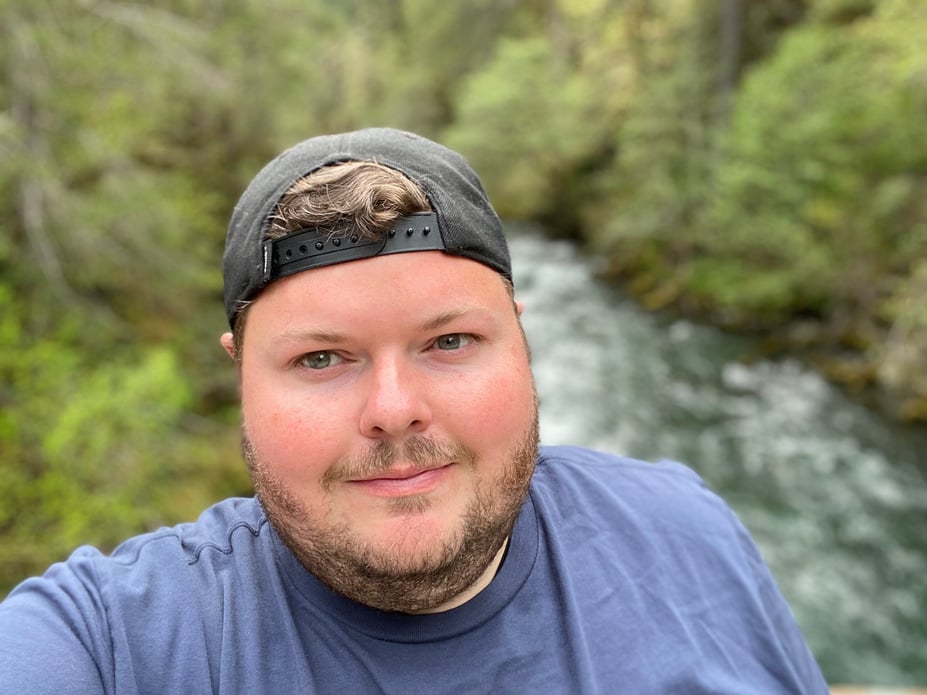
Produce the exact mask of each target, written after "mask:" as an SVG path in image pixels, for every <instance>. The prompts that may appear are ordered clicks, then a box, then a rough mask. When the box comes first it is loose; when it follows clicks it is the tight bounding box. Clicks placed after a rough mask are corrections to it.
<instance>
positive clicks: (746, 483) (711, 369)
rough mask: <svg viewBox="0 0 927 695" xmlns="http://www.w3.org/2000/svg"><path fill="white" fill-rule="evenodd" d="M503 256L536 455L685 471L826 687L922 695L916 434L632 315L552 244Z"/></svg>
mask: <svg viewBox="0 0 927 695" xmlns="http://www.w3.org/2000/svg"><path fill="white" fill-rule="evenodd" d="M511 248H512V256H513V263H514V272H515V283H516V288H517V291H516V294H517V296H518V298H519V299H520V300H522V301H524V302H525V304H526V311H525V314H524V325H525V331H526V333H527V335H528V340H529V342H530V344H531V347H532V359H533V365H534V370H535V375H536V378H537V382H538V391H539V394H540V397H541V439H542V442H543V443H545V444H561V443H569V444H582V445H586V446H590V447H594V448H598V449H604V450H608V451H614V452H618V453H622V454H627V455H631V456H635V457H638V458H643V459H647V460H655V459H659V458H672V459H675V460H680V461H683V462H685V463H687V464H689V465H690V466H692V467H693V468H694V469H696V470H697V471H698V472H699V473H700V474H701V475H702V477H703V478H705V479H706V481H707V482H708V484H709V485H710V486H711V487H712V488H713V489H714V490H715V491H717V492H718V493H720V494H721V495H722V496H723V497H724V498H725V499H726V500H727V501H728V503H729V504H731V506H732V507H733V508H734V509H735V511H736V512H737V514H738V516H739V517H740V518H741V520H742V521H743V522H744V523H745V524H746V526H747V527H748V528H749V529H750V531H751V533H752V534H753V536H754V538H755V539H756V541H757V543H758V544H759V546H760V548H761V550H762V552H763V555H764V556H765V558H766V560H767V562H768V563H769V565H770V566H771V568H772V570H773V573H774V574H775V576H776V578H777V581H778V582H779V585H780V587H781V589H782V591H783V593H784V594H785V595H786V597H787V599H788V600H789V602H790V604H791V606H792V609H793V611H794V613H795V615H796V618H797V619H798V622H799V624H800V625H801V627H802V630H803V631H804V633H805V636H806V638H807V640H808V642H809V645H810V646H811V648H812V650H813V651H814V653H815V654H816V656H817V658H818V661H819V663H820V664H821V667H822V669H823V670H824V673H825V676H826V678H827V680H828V681H829V682H832V683H837V682H843V683H868V684H877V685H916V684H920V685H923V684H927V457H925V456H924V452H927V434H925V433H924V432H923V431H921V430H919V429H915V428H905V427H902V426H900V425H897V424H893V423H891V422H887V421H885V420H883V419H882V418H880V417H879V416H878V415H876V414H874V413H873V412H871V411H869V410H867V409H865V408H863V407H862V406H860V405H858V404H856V403H854V402H852V401H850V400H848V399H847V398H846V397H844V396H843V394H842V393H841V392H840V391H839V390H838V389H836V388H834V387H832V386H831V385H829V384H828V383H827V382H825V381H824V380H823V379H822V378H821V377H820V376H819V375H817V374H816V373H815V372H814V371H811V370H809V369H808V368H806V367H805V366H803V365H801V364H799V363H798V362H796V361H793V360H782V361H752V362H746V361H744V357H745V356H746V355H748V354H749V353H750V350H751V345H750V344H749V343H748V342H747V341H744V340H741V339H737V338H733V337H731V336H728V335H725V334H722V333H720V332H718V331H716V330H713V329H710V328H706V327H703V326H699V325H695V324H692V323H689V322H686V321H669V320H667V319H663V318H659V317H655V316H653V315H651V314H647V313H645V312H643V311H641V310H640V309H639V308H638V307H637V306H636V305H635V304H634V303H633V302H632V301H630V300H628V299H626V298H624V297H623V296H622V295H621V294H620V293H618V292H616V291H615V290H614V289H612V288H610V287H608V286H606V285H605V284H604V283H602V282H600V281H598V280H597V279H596V278H595V269H594V267H593V266H592V265H591V264H590V262H589V261H588V260H585V259H583V258H581V257H580V256H579V255H578V254H577V252H576V251H575V250H574V248H573V247H572V246H571V245H569V244H567V243H564V242H552V241H549V240H545V239H542V238H541V237H540V236H538V235H533V234H529V233H525V232H522V233H520V234H515V235H514V237H513V238H512V239H511Z"/></svg>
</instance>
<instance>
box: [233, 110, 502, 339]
mask: <svg viewBox="0 0 927 695" xmlns="http://www.w3.org/2000/svg"><path fill="white" fill-rule="evenodd" d="M364 161H369V162H376V163H378V164H382V165H384V166H387V167H390V168H391V169H395V170H397V171H399V172H401V173H402V174H404V175H405V176H406V177H408V178H409V179H411V180H412V181H413V182H415V183H416V184H418V186H419V187H420V188H421V189H422V191H423V192H424V193H425V197H426V198H427V199H428V202H429V203H430V204H431V208H432V211H433V212H431V213H419V214H415V215H409V216H407V217H403V218H400V219H399V220H397V221H396V223H395V224H394V225H393V229H392V230H389V231H388V233H387V234H384V236H383V239H382V240H375V241H371V240H368V239H358V237H357V236H351V235H348V236H347V237H344V238H342V237H335V238H331V237H329V236H327V235H324V234H321V233H319V232H318V231H316V230H313V229H304V230H297V231H295V232H292V233H290V234H287V235H286V236H283V237H281V238H279V239H268V238H267V237H266V233H267V229H268V227H269V219H270V217H271V216H272V214H273V212H274V210H275V209H276V207H277V204H278V202H279V201H280V198H281V197H282V196H283V195H284V194H285V193H286V191H287V190H288V189H289V188H290V187H291V186H292V185H293V184H294V183H295V182H296V181H298V180H299V179H301V178H303V177H304V176H307V175H308V174H311V173H312V172H314V171H316V170H318V169H321V168H322V167H325V166H329V165H332V164H338V163H342V162H364ZM424 250H441V251H444V252H446V253H449V254H452V255H456V256H463V257H465V258H470V259H472V260H475V261H479V262H480V263H483V264H484V265H487V266H489V267H490V268H492V269H493V270H495V271H496V272H498V273H499V274H501V275H502V276H503V277H505V278H507V279H508V280H509V281H511V279H512V268H511V261H510V259H509V252H508V246H507V245H506V242H505V237H504V235H503V232H502V222H501V221H500V220H499V216H498V215H497V214H496V212H495V210H493V208H492V205H491V204H490V202H489V198H488V197H487V196H486V192H485V191H484V190H483V186H482V184H481V183H480V180H479V178H478V177H477V175H476V173H475V172H474V171H473V169H472V168H471V167H470V165H469V164H468V163H467V162H466V160H465V159H464V158H463V157H462V156H460V155H459V154H458V153H456V152H454V151H453V150H450V149H448V148H446V147H444V146H443V145H439V144H438V143H436V142H432V141H431V140H428V139H426V138H423V137H421V136H418V135H415V134H413V133H408V132H405V131H400V130H393V129H391V128H368V129H365V130H358V131H355V132H351V133H342V134H338V135H322V136H319V137H314V138H310V139H309V140H305V141H303V142H301V143H299V144H298V145H295V146H294V147H291V148H290V149H288V150H286V151H285V152H283V153H282V154H280V155H279V156H277V157H276V158H275V159H274V160H273V161H271V162H270V163H269V164H267V165H266V166H265V167H264V168H263V169H262V170H261V171H260V172H258V175H257V176H255V177H254V180H253V181H251V183H250V184H249V185H248V188H247V189H245V192H244V193H243V194H242V196H241V198H240V199H239V201H238V203H237V204H236V205H235V210H234V212H233V213H232V219H231V222H230V223H229V230H228V235H227V236H226V239H225V254H224V256H223V261H222V266H223V277H224V280H225V312H226V315H227V317H228V320H229V325H234V322H235V316H236V315H237V314H238V312H239V311H240V310H241V309H242V308H243V307H244V306H245V304H246V303H247V302H248V301H249V300H252V299H254V298H255V297H256V296H257V295H258V294H259V293H260V292H261V290H263V289H264V287H266V286H267V285H268V284H270V283H271V282H273V281H274V280H277V279H278V278H281V277H285V276H287V275H291V274H293V273H296V272H301V271H303V270H309V269H312V268H318V267H322V266H326V265H332V264H335V263H344V262H348V261H352V260H358V259H361V258H372V257H374V256H381V255H386V254H391V253H403V252H409V251H424Z"/></svg>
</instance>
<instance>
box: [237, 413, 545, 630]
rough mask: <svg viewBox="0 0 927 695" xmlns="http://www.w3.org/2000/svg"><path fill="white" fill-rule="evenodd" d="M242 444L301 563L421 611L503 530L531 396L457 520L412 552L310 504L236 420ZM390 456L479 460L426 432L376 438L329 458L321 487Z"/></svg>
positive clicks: (451, 592) (520, 471) (400, 503)
mask: <svg viewBox="0 0 927 695" xmlns="http://www.w3.org/2000/svg"><path fill="white" fill-rule="evenodd" d="M242 451H243V453H244V458H245V461H246V463H247V465H248V469H249V471H250V473H251V480H252V482H253V485H254V490H255V493H256V494H257V497H258V499H259V500H260V502H261V505H262V506H263V508H264V511H265V513H266V514H267V518H268V519H269V520H270V523H271V525H272V526H273V528H274V530H275V531H276V532H277V534H278V535H279V536H280V538H281V539H282V540H283V542H284V544H285V545H286V546H287V547H288V548H289V550H290V552H292V553H293V555H294V556H295V557H296V559H297V560H299V562H300V564H302V566H303V567H304V568H305V569H306V570H308V571H309V572H310V573H312V574H313V575H315V577H317V578H318V579H319V580H320V581H321V582H322V583H324V584H325V585H327V586H328V587H329V588H331V589H333V590H334V591H336V592H338V593H340V594H342V595H343V596H346V597H348V598H349V599H352V600H354V601H357V602H358V603H362V604H365V605H367V606H371V607H373V608H378V609H380V610H385V611H396V612H405V613H415V612H421V611H427V610H430V609H433V608H435V607H437V606H440V605H441V604H443V603H445V602H447V601H449V600H451V599H453V598H454V597H455V596H458V595H460V594H461V593H463V592H464V591H465V590H466V589H468V588H469V587H471V586H472V585H473V584H474V583H476V581H477V580H478V579H479V578H480V576H481V575H482V574H483V572H484V571H485V570H486V568H487V567H488V566H489V564H490V563H491V562H492V560H493V558H494V557H495V555H496V553H498V552H499V550H500V549H501V548H502V546H503V544H504V543H505V542H506V540H507V539H508V537H509V535H510V534H511V532H512V528H513V526H514V525H515V520H516V518H517V517H518V514H519V512H520V511H521V508H522V506H523V505H524V502H525V499H526V497H527V495H528V486H529V484H530V482H531V476H532V474H533V473H534V467H535V462H536V460H537V455H538V409H537V397H536V396H535V399H534V403H533V412H532V414H531V417H530V420H529V423H528V425H527V426H526V429H525V431H524V432H522V433H521V435H520V437H519V438H518V439H517V440H516V441H515V443H514V444H513V446H512V447H511V448H510V450H509V451H507V452H505V455H504V459H503V465H502V468H501V470H500V471H498V472H497V473H496V474H495V475H493V476H492V477H490V478H477V481H476V486H475V488H474V491H473V498H472V499H471V500H470V502H469V503H468V505H467V507H466V510H465V512H464V514H463V515H462V517H461V518H460V519H459V520H458V522H457V524H456V527H455V528H452V529H450V530H449V531H448V532H447V533H446V535H445V537H444V538H443V539H440V540H438V541H436V542H435V544H434V546H432V547H430V548H427V549H419V551H418V552H417V553H410V552H406V553H400V552H397V551H396V549H395V548H393V549H392V550H391V549H389V548H379V547H376V546H374V545H373V544H371V543H369V542H367V541H366V540H365V539H364V538H363V537H362V536H361V535H360V534H358V533H356V532H354V531H352V530H351V528H350V526H349V525H348V523H345V522H336V521H327V520H326V517H327V516H329V515H326V514H325V513H324V511H325V510H324V509H321V508H311V507H310V506H309V505H308V503H306V502H305V501H303V500H301V499H299V497H298V496H297V495H296V494H294V491H293V490H292V489H290V488H289V487H288V486H287V484H286V483H284V482H283V481H282V480H281V479H280V478H279V477H277V476H275V475H274V474H273V473H272V472H271V470H270V467H269V466H268V465H267V463H266V462H265V461H263V460H262V459H261V457H260V455H259V454H258V452H257V451H256V450H255V448H254V446H253V445H252V443H251V441H250V440H249V438H248V436H247V431H246V427H243V428H242ZM398 460H402V461H404V462H411V463H413V464H414V466H415V467H416V468H417V469H420V470H427V469H429V468H436V467H440V466H444V465H447V464H448V463H451V462H453V463H455V464H457V465H461V466H470V467H475V468H477V469H478V468H479V466H480V463H481V462H480V460H479V457H478V456H477V454H476V453H475V452H474V451H473V450H472V449H470V448H469V447H467V446H465V445H462V444H450V443H446V442H440V441H436V440H434V439H431V438H429V437H426V436H421V435H419V436H416V437H412V438H410V439H408V440H406V441H404V442H402V443H401V444H396V443H392V442H379V443H377V444H375V445H374V446H372V447H371V448H370V450H369V451H368V452H366V454H365V455H363V456H360V457H356V458H344V459H341V460H339V461H337V462H336V463H335V464H334V465H333V466H332V468H331V469H329V471H327V472H326V473H325V475H324V476H323V477H322V480H321V488H322V491H323V493H325V495H327V494H328V493H329V492H330V490H331V489H332V486H333V485H335V484H337V483H338V482H339V481H345V480H352V479H358V478H361V477H364V476H366V475H370V474H373V473H376V472H379V471H385V470H387V469H389V468H390V467H391V466H392V465H393V464H394V463H395V462H396V461H398ZM432 503H433V502H432V500H430V499H428V498H427V497H424V496H422V497H418V496H412V497H400V498H396V499H394V500H391V501H390V502H389V507H388V509H387V512H388V513H389V514H393V515H409V516H411V515H414V514H417V513H421V512H423V511H425V510H427V509H428V508H429V507H430V506H431V504H432ZM323 506H324V505H319V507H323Z"/></svg>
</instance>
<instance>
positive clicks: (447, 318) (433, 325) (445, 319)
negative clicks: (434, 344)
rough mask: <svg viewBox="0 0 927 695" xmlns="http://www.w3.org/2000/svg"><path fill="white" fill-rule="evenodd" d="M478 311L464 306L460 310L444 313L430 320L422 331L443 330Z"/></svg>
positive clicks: (423, 325)
mask: <svg viewBox="0 0 927 695" xmlns="http://www.w3.org/2000/svg"><path fill="white" fill-rule="evenodd" d="M476 311H478V309H475V308H474V307H469V306H464V307H460V308H458V309H451V310H449V311H442V312H441V313H440V314H438V315H437V316H435V317H434V318H431V319H429V320H428V321H426V322H425V323H423V324H422V330H426V331H435V330H438V329H439V328H443V327H444V326H446V325H447V324H449V323H452V322H453V321H455V320H457V319H459V318H460V317H461V316H466V315H467V314H470V313H475V312H476Z"/></svg>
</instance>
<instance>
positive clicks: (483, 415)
mask: <svg viewBox="0 0 927 695" xmlns="http://www.w3.org/2000/svg"><path fill="white" fill-rule="evenodd" d="M518 364H519V362H518V361H512V362H509V363H508V365H507V367H508V368H507V369H505V370H502V371H500V372H497V373H496V374H495V376H490V377H488V378H486V379H485V380H480V381H479V382H471V383H470V384H468V386H469V388H467V389H466V390H465V391H464V393H461V394H459V395H458V397H457V400H458V401H459V403H460V408H459V410H458V411H457V418H458V419H457V421H456V422H453V421H452V424H451V427H452V428H454V429H455V430H456V431H457V432H458V433H459V434H461V435H462V436H466V437H467V438H468V439H470V440H471V441H470V442H469V443H470V444H471V445H473V446H476V447H477V448H483V447H486V448H489V447H492V448H496V447H500V446H501V447H504V448H506V449H508V448H509V446H511V444H512V442H513V441H516V440H520V438H521V437H522V436H523V434H524V432H525V429H526V428H527V427H528V426H529V424H530V422H531V420H532V418H533V417H534V415H533V412H534V396H533V393H534V391H533V387H532V381H531V374H530V371H529V370H528V368H527V367H525V368H518V367H515V366H513V365H518ZM450 417H451V418H454V416H453V415H451V416H450Z"/></svg>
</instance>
